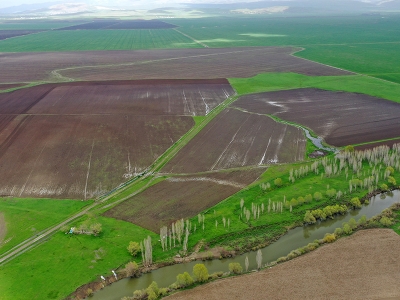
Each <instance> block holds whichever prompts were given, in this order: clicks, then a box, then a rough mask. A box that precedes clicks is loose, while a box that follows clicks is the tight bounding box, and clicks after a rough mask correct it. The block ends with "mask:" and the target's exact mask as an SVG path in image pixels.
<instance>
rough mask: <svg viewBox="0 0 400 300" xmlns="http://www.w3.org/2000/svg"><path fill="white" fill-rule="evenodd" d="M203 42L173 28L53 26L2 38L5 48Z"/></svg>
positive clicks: (137, 47)
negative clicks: (53, 28)
mask: <svg viewBox="0 0 400 300" xmlns="http://www.w3.org/2000/svg"><path fill="white" fill-rule="evenodd" d="M199 47H201V46H200V45H199V44H197V43H196V42H194V41H193V40H192V39H190V38H188V37H186V36H184V35H183V34H181V33H179V32H177V31H175V30H172V29H146V30H118V29H98V30H60V31H58V30H52V31H45V32H41V33H38V34H35V35H34V36H30V35H27V36H23V37H18V38H14V39H8V40H3V41H0V51H1V52H41V51H42V52H51V51H90V50H102V51H104V50H141V49H175V48H199Z"/></svg>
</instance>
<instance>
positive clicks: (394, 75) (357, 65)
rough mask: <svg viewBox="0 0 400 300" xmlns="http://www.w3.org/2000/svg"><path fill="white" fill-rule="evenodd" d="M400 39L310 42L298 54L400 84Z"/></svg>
mask: <svg viewBox="0 0 400 300" xmlns="http://www.w3.org/2000/svg"><path fill="white" fill-rule="evenodd" d="M399 53H400V42H398V41H396V42H393V43H391V42H388V43H375V44H374V43H372V44H368V43H367V44H362V43H361V44H351V45H330V46H323V45H321V46H320V45H311V46H307V47H306V50H304V51H302V52H299V53H297V54H296V55H297V56H300V57H304V58H307V59H311V60H314V61H318V62H321V63H325V64H329V65H332V66H337V67H340V68H344V69H346V70H351V71H354V72H358V73H362V74H367V75H370V76H373V77H377V78H381V79H384V80H389V81H393V82H397V83H400V72H399V69H400V54H399Z"/></svg>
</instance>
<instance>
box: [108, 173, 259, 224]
mask: <svg viewBox="0 0 400 300" xmlns="http://www.w3.org/2000/svg"><path fill="white" fill-rule="evenodd" d="M264 171H265V168H259V169H253V170H246V171H234V172H221V173H212V174H203V175H198V176H194V175H193V176H180V177H173V178H171V179H169V180H165V181H163V182H160V183H158V184H156V185H154V186H152V187H150V188H148V189H146V190H145V191H144V192H142V193H140V194H138V195H137V196H134V197H132V198H131V199H129V200H126V201H124V202H122V203H121V204H119V205H117V206H116V207H114V208H112V209H111V210H109V211H107V212H105V214H104V215H105V216H107V217H111V218H116V219H121V220H124V221H128V222H131V223H134V224H137V225H139V226H141V227H144V228H146V229H149V230H152V231H154V232H159V230H160V228H161V227H162V226H163V225H167V224H168V225H170V224H171V223H172V222H175V221H176V220H178V219H181V218H188V217H192V216H196V215H197V214H198V213H200V212H201V211H204V210H205V209H207V208H210V207H212V206H214V205H215V204H217V203H219V202H220V201H222V200H224V199H226V198H227V197H229V196H231V195H232V194H234V193H236V192H238V191H239V190H240V189H242V188H244V187H245V186H246V185H248V184H250V183H251V182H253V181H255V180H256V179H257V178H258V177H259V176H260V175H261V174H262V173H263V172H264Z"/></svg>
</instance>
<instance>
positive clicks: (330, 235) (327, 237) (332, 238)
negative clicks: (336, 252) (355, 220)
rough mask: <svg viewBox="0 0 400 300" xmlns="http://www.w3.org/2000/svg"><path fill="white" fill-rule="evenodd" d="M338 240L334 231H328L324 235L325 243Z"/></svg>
mask: <svg viewBox="0 0 400 300" xmlns="http://www.w3.org/2000/svg"><path fill="white" fill-rule="evenodd" d="M335 240H336V236H335V234H333V233H327V234H325V236H324V242H325V243H332V242H334V241H335Z"/></svg>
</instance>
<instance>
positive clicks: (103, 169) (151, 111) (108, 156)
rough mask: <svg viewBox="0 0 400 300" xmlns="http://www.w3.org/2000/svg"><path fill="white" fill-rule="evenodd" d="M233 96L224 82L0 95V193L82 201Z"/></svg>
mask: <svg viewBox="0 0 400 300" xmlns="http://www.w3.org/2000/svg"><path fill="white" fill-rule="evenodd" d="M233 93H234V91H233V89H232V88H231V86H230V85H229V83H228V81H227V80H226V79H212V80H198V81H197V80H170V79H168V80H140V81H109V82H107V83H105V82H71V83H63V84H44V85H40V86H35V87H32V88H26V89H21V90H16V91H14V92H10V93H0V182H1V183H2V184H1V186H0V194H3V195H12V196H23V197H29V196H34V197H54V198H80V199H87V198H92V197H95V196H96V195H99V194H102V193H104V192H106V191H108V190H110V189H113V188H115V187H116V186H118V185H119V184H121V183H122V182H124V181H126V180H127V179H129V178H130V177H131V176H134V175H135V174H138V173H140V172H141V171H143V170H144V169H145V168H147V167H148V166H149V165H151V163H152V162H154V160H155V159H157V158H158V157H159V156H160V155H162V153H163V152H164V151H165V150H166V149H168V148H169V147H170V146H171V145H172V144H174V143H175V142H176V141H177V140H178V139H179V138H180V137H181V136H182V135H183V134H184V133H186V132H187V131H188V130H189V129H190V128H191V127H192V126H193V125H194V120H193V118H192V116H199V115H205V114H207V113H208V112H209V111H210V110H212V109H213V108H214V107H215V106H217V105H218V104H220V103H221V102H223V101H224V100H225V99H227V98H228V97H229V96H231V95H232V94H233Z"/></svg>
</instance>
